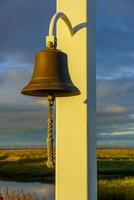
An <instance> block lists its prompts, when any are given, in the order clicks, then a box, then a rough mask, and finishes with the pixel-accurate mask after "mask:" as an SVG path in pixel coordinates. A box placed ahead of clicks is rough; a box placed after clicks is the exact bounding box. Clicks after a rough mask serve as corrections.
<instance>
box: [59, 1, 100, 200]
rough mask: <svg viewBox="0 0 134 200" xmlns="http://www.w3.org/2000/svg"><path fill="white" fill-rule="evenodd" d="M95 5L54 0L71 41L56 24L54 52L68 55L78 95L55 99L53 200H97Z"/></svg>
mask: <svg viewBox="0 0 134 200" xmlns="http://www.w3.org/2000/svg"><path fill="white" fill-rule="evenodd" d="M95 3H96V2H95V1H94V0H88V2H87V0H57V12H58V11H61V12H63V13H65V14H66V15H67V17H68V18H69V19H70V21H71V23H72V25H73V26H76V25H78V24H81V23H85V22H87V27H85V28H82V29H81V30H79V31H78V32H77V33H76V34H75V35H74V36H73V37H72V36H71V35H70V32H69V30H68V28H67V26H66V24H65V22H64V21H63V20H59V21H58V23H57V30H58V32H57V41H58V49H61V50H62V51H64V52H66V53H67V54H68V65H69V72H70V75H71V79H72V81H73V83H74V84H75V85H76V86H77V87H78V88H79V90H80V92H81V94H80V95H79V96H74V97H63V98H56V200H97V197H96V196H97V194H96V136H95V103H96V100H95Z"/></svg>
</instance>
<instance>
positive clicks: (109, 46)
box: [96, 0, 134, 79]
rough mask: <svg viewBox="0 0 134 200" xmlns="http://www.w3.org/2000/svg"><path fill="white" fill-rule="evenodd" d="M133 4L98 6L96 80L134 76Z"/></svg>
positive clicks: (110, 2) (99, 3) (128, 2)
mask: <svg viewBox="0 0 134 200" xmlns="http://www.w3.org/2000/svg"><path fill="white" fill-rule="evenodd" d="M133 4H134V3H133V1H125V0H123V1H122V0H120V1H115V0H113V1H106V0H103V1H98V3H97V37H96V40H97V42H96V43H97V77H98V78H99V77H100V78H106V79H110V78H118V77H119V78H120V77H125V76H131V74H132V73H133V74H134V69H133V63H134V40H133V35H134V26H133V17H134V12H133Z"/></svg>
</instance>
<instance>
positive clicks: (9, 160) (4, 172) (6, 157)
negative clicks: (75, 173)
mask: <svg viewBox="0 0 134 200" xmlns="http://www.w3.org/2000/svg"><path fill="white" fill-rule="evenodd" d="M0 180H10V181H24V182H31V181H32V182H34V181H38V182H43V183H54V181H55V171H54V169H49V168H47V166H46V150H45V149H33V150H0Z"/></svg>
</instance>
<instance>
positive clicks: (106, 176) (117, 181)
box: [97, 149, 134, 200]
mask: <svg viewBox="0 0 134 200" xmlns="http://www.w3.org/2000/svg"><path fill="white" fill-rule="evenodd" d="M97 158H98V160H97V163H98V200H133V199H134V150H133V149H98V150H97Z"/></svg>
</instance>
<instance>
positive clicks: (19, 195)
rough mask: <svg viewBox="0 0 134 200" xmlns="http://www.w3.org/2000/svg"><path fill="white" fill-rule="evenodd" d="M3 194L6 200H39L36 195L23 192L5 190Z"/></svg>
mask: <svg viewBox="0 0 134 200" xmlns="http://www.w3.org/2000/svg"><path fill="white" fill-rule="evenodd" d="M2 193H3V197H4V200H39V199H38V197H37V196H36V195H35V194H33V193H30V192H25V191H23V190H11V189H10V188H5V189H4V190H3V192H2ZM44 200H45V199H44Z"/></svg>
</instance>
